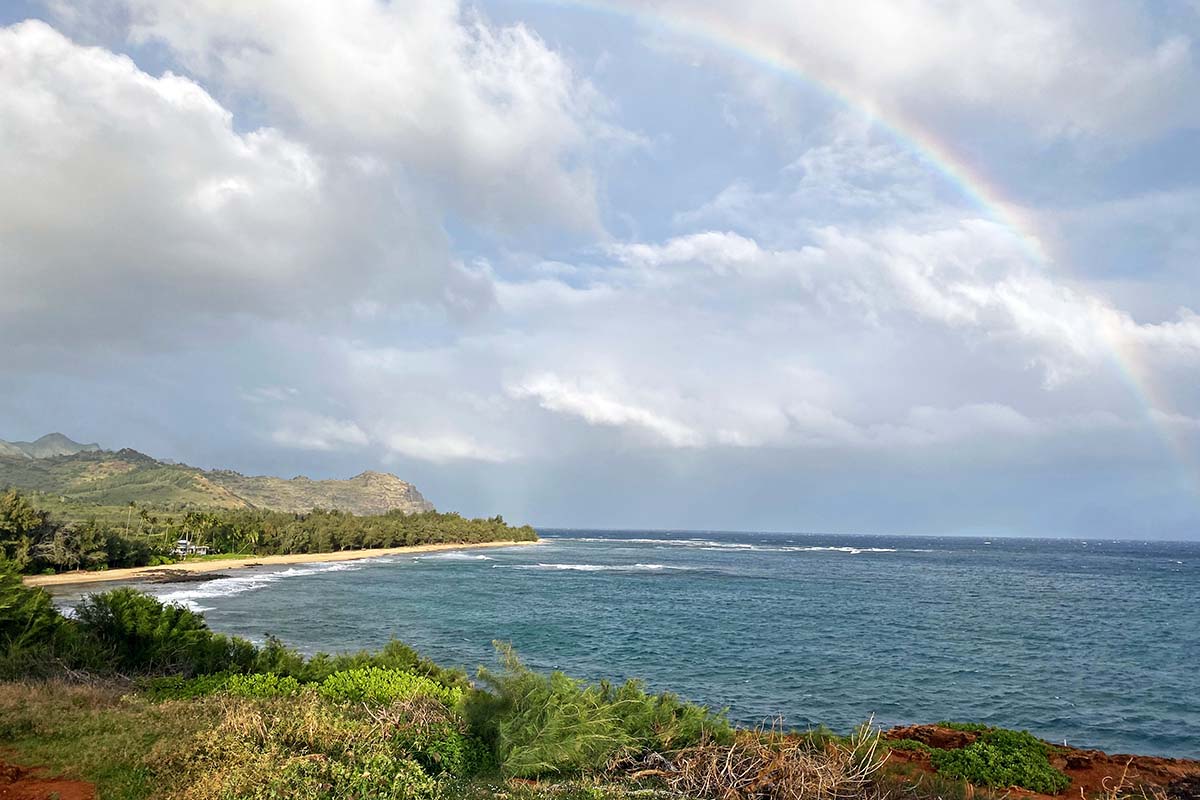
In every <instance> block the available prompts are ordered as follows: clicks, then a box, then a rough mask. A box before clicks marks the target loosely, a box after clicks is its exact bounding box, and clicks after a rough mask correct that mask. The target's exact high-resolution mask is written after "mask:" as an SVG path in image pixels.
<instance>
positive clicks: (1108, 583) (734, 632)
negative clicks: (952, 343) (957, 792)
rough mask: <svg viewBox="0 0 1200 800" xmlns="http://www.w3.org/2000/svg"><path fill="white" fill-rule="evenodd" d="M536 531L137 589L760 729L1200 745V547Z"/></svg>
mask: <svg viewBox="0 0 1200 800" xmlns="http://www.w3.org/2000/svg"><path fill="white" fill-rule="evenodd" d="M540 533H541V535H542V536H543V538H544V541H543V542H542V543H540V544H538V545H536V546H529V547H512V548H497V549H487V550H472V551H461V552H460V551H451V552H441V553H430V554H425V555H417V556H390V557H384V558H377V559H372V560H365V561H356V562H337V563H326V564H304V565H295V566H290V567H275V568H253V569H251V570H246V571H241V570H239V571H237V572H236V573H234V575H235V577H229V578H222V579H219V580H214V581H210V582H206V583H188V584H157V585H154V584H150V585H144V586H140V587H139V588H144V589H145V590H146V591H149V592H150V593H152V594H154V595H156V596H158V597H160V598H162V599H164V600H169V601H173V602H178V603H182V604H185V605H187V606H189V607H191V608H194V609H196V610H199V611H202V612H203V613H204V615H205V617H206V618H207V620H208V622H209V624H210V625H211V627H213V628H214V629H216V630H218V631H222V632H226V633H233V634H237V635H240V636H244V637H247V638H250V639H253V640H256V641H262V640H263V638H264V636H265V635H266V634H274V635H276V636H279V637H280V638H281V639H283V640H284V641H285V642H287V643H289V644H290V645H293V646H295V647H297V648H299V649H301V650H303V651H305V652H308V653H311V652H315V651H318V650H328V651H336V650H347V649H358V648H377V647H379V646H381V645H383V644H385V643H386V642H387V641H388V639H389V638H391V637H396V638H399V639H402V640H404V641H405V642H408V643H409V644H411V645H413V646H415V647H416V648H418V649H419V650H421V651H422V652H423V653H425V654H426V655H428V656H430V657H432V658H434V659H435V660H437V661H438V662H440V663H444V664H454V665H460V666H464V667H466V668H468V669H471V670H473V669H474V667H475V666H476V665H480V664H485V665H494V664H495V658H494V652H493V649H492V644H491V643H492V641H493V640H505V641H509V642H512V644H513V645H514V646H515V647H516V649H517V652H518V653H519V654H520V655H521V657H522V658H523V659H524V660H525V662H526V663H528V664H529V665H530V666H532V667H534V668H537V669H542V670H550V669H561V670H563V671H565V672H567V673H569V674H571V675H575V676H578V677H581V678H586V679H589V680H596V679H600V678H612V679H624V678H627V677H638V678H642V679H644V680H645V681H646V682H647V684H648V685H649V686H650V687H651V688H654V689H670V690H672V691H675V692H676V693H678V694H680V695H682V696H684V697H685V698H687V699H690V700H695V701H699V702H703V703H706V704H709V705H711V706H715V707H724V708H728V711H729V715H730V717H731V718H733V719H735V720H737V721H739V722H742V723H746V724H755V723H760V722H764V721H766V722H768V724H769V722H770V721H771V720H778V719H780V718H781V719H782V721H783V723H784V724H785V725H788V726H794V727H799V728H806V727H810V726H815V725H817V724H821V723H823V724H825V725H827V726H829V727H831V728H833V729H834V730H838V731H846V730H849V729H850V728H852V727H854V726H855V725H857V724H859V723H861V722H863V721H864V720H866V719H868V718H870V717H872V716H874V720H875V722H876V723H877V724H882V725H885V726H888V725H892V724H899V723H910V722H933V721H937V720H947V719H949V720H964V721H966V720H969V721H984V722H987V723H990V724H994V725H1001V726H1005V727H1015V728H1024V729H1028V730H1030V731H1032V732H1033V733H1035V734H1037V735H1038V736H1041V737H1043V738H1045V739H1048V740H1050V741H1054V742H1062V741H1066V742H1068V743H1070V744H1072V745H1076V746H1094V747H1099V748H1102V749H1105V750H1108V751H1110V752H1133V753H1145V754H1154V755H1170V756H1188V757H1193V758H1195V757H1200V543H1178V542H1174V543H1172V542H1131V541H1100V540H1087V541H1079V540H1039V539H1015V538H996V539H991V540H983V539H965V538H922V537H912V536H826V535H801V534H756V533H710V532H692V531H678V532H662V531H656V532H638V531H578V530H571V531H568V530H544V531H540ZM135 585H136V584H135ZM96 590H97V588H96V587H95V586H91V587H87V588H86V589H85V591H96ZM79 591H81V589H79V588H78V587H76V588H70V587H62V588H60V589H58V590H56V594H57V595H58V599H59V602H60V603H61V604H64V605H71V604H72V603H74V602H75V601H76V600H77V599H78V597H79V594H78V592H79Z"/></svg>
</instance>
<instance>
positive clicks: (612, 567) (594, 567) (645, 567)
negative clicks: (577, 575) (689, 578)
mask: <svg viewBox="0 0 1200 800" xmlns="http://www.w3.org/2000/svg"><path fill="white" fill-rule="evenodd" d="M514 569H548V570H557V571H564V572H659V571H662V570H668V569H672V570H686V569H688V568H687V567H671V566H667V565H666V564H516V565H514Z"/></svg>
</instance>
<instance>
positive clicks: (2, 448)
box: [0, 434, 433, 516]
mask: <svg viewBox="0 0 1200 800" xmlns="http://www.w3.org/2000/svg"><path fill="white" fill-rule="evenodd" d="M0 487H15V488H18V489H22V490H24V491H26V492H29V493H33V494H34V495H35V497H36V498H37V501H38V503H39V505H42V506H44V507H47V508H50V509H53V510H55V511H57V512H59V513H64V514H67V515H83V514H97V515H99V516H109V515H111V514H114V513H116V512H117V511H118V510H120V509H123V508H124V507H126V506H128V504H129V503H130V502H135V503H137V504H138V505H141V506H148V507H151V508H157V509H161V510H164V511H186V510H200V509H238V508H247V509H252V508H260V509H270V510H273V511H289V512H304V511H309V510H310V509H312V508H318V507H319V508H327V509H334V508H336V509H338V510H341V511H349V512H351V513H354V514H358V515H364V514H383V513H386V512H388V511H394V510H399V511H403V512H406V513H414V512H420V511H431V510H433V506H432V504H430V503H429V502H428V501H427V500H426V499H425V498H424V497H422V496H421V493H420V492H418V491H417V489H416V487H414V486H413V485H412V484H410V483H407V482H405V481H402V480H400V479H399V478H397V477H396V476H395V475H390V474H387V473H381V472H364V473H362V474H360V475H356V476H355V477H353V478H349V479H347V480H311V479H309V478H305V477H296V478H292V479H290V480H285V479H283V478H275V477H270V476H248V475H241V474H239V473H237V472H233V471H231V470H212V471H208V470H202V469H199V468H197V467H190V466H187V465H186V464H172V463H167V462H163V461H159V460H157V459H155V458H152V457H150V456H148V455H146V454H144V453H139V452H138V451H136V450H130V449H124V450H118V451H115V452H114V451H110V450H101V449H100V448H99V446H98V445H94V444H92V445H81V444H78V443H77V442H73V441H71V440H70V439H68V438H67V437H65V436H63V435H62V434H50V435H48V436H43V437H42V438H41V439H38V440H37V441H36V442H5V441H2V440H0Z"/></svg>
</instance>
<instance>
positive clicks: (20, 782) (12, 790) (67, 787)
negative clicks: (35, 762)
mask: <svg viewBox="0 0 1200 800" xmlns="http://www.w3.org/2000/svg"><path fill="white" fill-rule="evenodd" d="M43 772H44V771H43V770H41V769H40V768H37V767H33V768H30V767H18V766H15V765H12V764H6V763H4V762H3V761H0V800H50V798H56V799H57V800H96V787H95V786H92V784H90V783H86V782H84V781H71V780H66V779H65V778H52V777H47V776H45V775H44V774H43Z"/></svg>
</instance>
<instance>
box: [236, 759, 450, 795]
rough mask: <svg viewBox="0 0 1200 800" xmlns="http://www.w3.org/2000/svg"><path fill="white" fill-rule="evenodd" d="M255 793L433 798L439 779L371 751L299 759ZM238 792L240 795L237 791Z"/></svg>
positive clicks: (417, 766)
mask: <svg viewBox="0 0 1200 800" xmlns="http://www.w3.org/2000/svg"><path fill="white" fill-rule="evenodd" d="M264 788H265V789H266V791H262V792H261V793H260V794H257V795H255V796H256V797H263V798H283V797H286V798H297V799H299V800H361V799H362V798H367V797H369V798H372V800H434V798H436V797H439V796H440V795H441V793H440V792H439V791H438V783H437V781H435V780H434V779H433V778H431V777H430V776H429V775H427V774H426V773H425V771H424V770H423V769H421V765H420V764H418V763H417V762H416V761H412V760H410V759H396V758H392V757H390V756H388V755H385V754H373V755H371V756H368V757H366V758H361V759H353V760H340V759H339V760H332V759H320V760H315V759H299V760H293V761H291V762H290V763H288V765H287V766H286V767H285V768H284V769H283V771H282V772H281V773H280V775H279V777H278V778H277V779H275V780H274V781H272V782H271V784H270V785H269V786H268V787H264ZM239 796H240V795H239Z"/></svg>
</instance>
